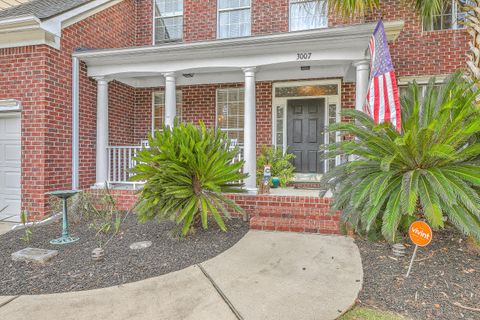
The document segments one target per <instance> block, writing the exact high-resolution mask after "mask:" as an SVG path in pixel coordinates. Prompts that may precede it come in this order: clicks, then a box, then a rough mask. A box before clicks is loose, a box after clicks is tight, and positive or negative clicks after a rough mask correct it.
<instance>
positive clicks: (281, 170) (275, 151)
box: [257, 146, 295, 187]
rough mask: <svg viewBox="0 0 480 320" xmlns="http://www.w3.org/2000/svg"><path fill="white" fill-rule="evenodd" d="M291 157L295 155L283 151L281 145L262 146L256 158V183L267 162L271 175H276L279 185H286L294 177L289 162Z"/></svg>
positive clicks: (259, 179) (292, 168) (292, 167)
mask: <svg viewBox="0 0 480 320" xmlns="http://www.w3.org/2000/svg"><path fill="white" fill-rule="evenodd" d="M293 158H295V155H293V154H291V153H288V152H285V153H284V152H283V149H282V148H281V147H275V146H271V147H264V148H263V149H262V152H261V153H260V156H259V157H258V159H257V185H258V184H259V183H260V182H261V181H262V179H263V169H264V167H265V165H267V164H269V165H270V166H271V168H270V170H271V174H272V177H278V178H279V179H280V186H282V187H286V186H287V184H288V183H289V182H290V181H292V180H293V178H294V174H293V171H294V170H295V167H294V166H293V164H292V163H291V162H290V161H291V160H292V159H293Z"/></svg>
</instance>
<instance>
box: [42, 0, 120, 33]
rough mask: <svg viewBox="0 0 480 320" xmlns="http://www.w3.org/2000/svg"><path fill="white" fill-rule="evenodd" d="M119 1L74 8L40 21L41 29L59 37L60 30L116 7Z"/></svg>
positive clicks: (99, 1)
mask: <svg viewBox="0 0 480 320" xmlns="http://www.w3.org/2000/svg"><path fill="white" fill-rule="evenodd" d="M121 1H123V0H96V1H91V2H87V3H86V4H84V5H83V6H80V7H78V8H74V9H72V10H69V11H67V12H64V13H62V14H60V15H58V16H55V17H53V18H50V19H48V20H45V21H42V28H43V29H45V30H47V31H49V32H50V33H52V34H55V35H57V36H59V37H60V36H61V33H62V28H65V27H68V26H70V25H72V24H74V23H76V22H79V21H81V20H83V19H85V18H87V17H89V16H91V15H93V14H95V13H97V12H100V11H102V10H104V9H106V8H108V7H111V6H113V5H116V4H117V3H119V2H121Z"/></svg>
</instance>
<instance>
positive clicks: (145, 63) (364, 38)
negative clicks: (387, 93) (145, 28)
mask: <svg viewBox="0 0 480 320" xmlns="http://www.w3.org/2000/svg"><path fill="white" fill-rule="evenodd" d="M375 26H376V23H368V24H360V25H349V26H342V27H335V28H328V29H319V30H312V31H303V32H290V33H283V34H275V35H267V36H257V37H247V38H237V39H227V40H213V41H205V42H193V43H180V44H168V45H161V46H150V47H135V48H122V49H103V50H87V51H78V52H75V53H74V56H76V57H78V58H79V59H80V60H82V61H84V62H86V64H87V66H88V75H89V76H92V77H107V78H110V79H117V80H120V81H122V82H125V83H128V84H130V85H132V86H135V87H149V86H157V85H162V84H163V77H162V76H161V75H162V73H165V72H176V73H177V74H178V78H177V79H178V80H177V83H178V84H179V85H182V84H202V83H222V82H236V81H243V74H242V72H240V71H241V68H245V67H252V66H255V67H257V68H258V70H257V80H259V81H262V80H281V79H295V78H298V79H301V78H304V79H305V78H309V77H317V78H320V77H347V78H352V75H353V69H352V62H355V61H359V60H363V59H365V58H366V55H367V46H368V40H369V38H370V36H371V35H372V33H373V30H374V28H375ZM402 28H403V21H394V22H386V23H385V30H386V33H387V36H388V37H389V39H390V40H395V39H396V37H398V34H399V33H400V31H401V30H402ZM298 54H306V55H303V56H302V57H303V58H305V59H299V57H298ZM300 66H309V67H310V70H308V72H306V71H302V70H300ZM182 74H184V75H185V74H188V76H186V77H185V76H181V75H182ZM192 74H193V76H191V75H192Z"/></svg>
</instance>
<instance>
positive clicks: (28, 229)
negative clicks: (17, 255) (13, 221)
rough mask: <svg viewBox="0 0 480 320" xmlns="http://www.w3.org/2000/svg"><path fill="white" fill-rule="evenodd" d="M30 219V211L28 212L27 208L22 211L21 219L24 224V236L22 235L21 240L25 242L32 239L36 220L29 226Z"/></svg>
mask: <svg viewBox="0 0 480 320" xmlns="http://www.w3.org/2000/svg"><path fill="white" fill-rule="evenodd" d="M28 220H29V214H28V211H27V212H26V211H25V210H22V212H21V213H20V221H21V223H22V224H23V236H21V237H20V240H22V241H23V242H25V243H30V241H32V235H33V227H34V226H35V221H33V224H32V225H31V226H27V223H28Z"/></svg>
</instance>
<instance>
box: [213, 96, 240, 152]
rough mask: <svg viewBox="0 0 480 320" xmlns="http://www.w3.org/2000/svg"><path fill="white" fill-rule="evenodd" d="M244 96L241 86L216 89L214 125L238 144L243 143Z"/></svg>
mask: <svg viewBox="0 0 480 320" xmlns="http://www.w3.org/2000/svg"><path fill="white" fill-rule="evenodd" d="M244 96H245V91H244V89H243V88H226V89H218V90H217V108H216V109H217V111H216V116H217V117H216V126H217V128H219V129H220V130H222V131H224V132H227V135H228V137H229V138H230V139H231V140H232V141H233V142H234V143H236V144H239V145H243V128H244V108H245V99H244Z"/></svg>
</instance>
